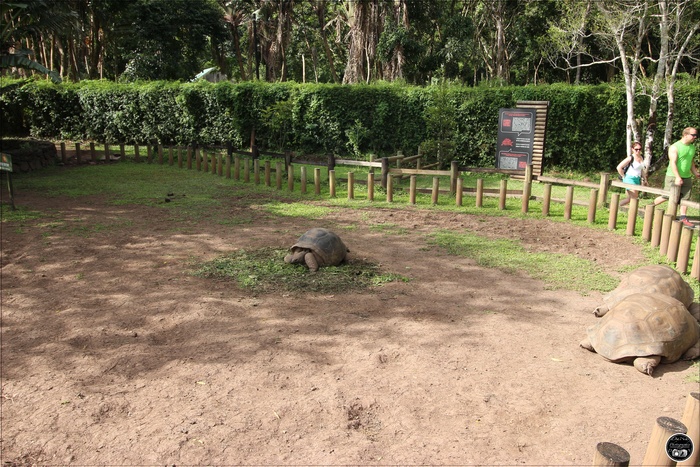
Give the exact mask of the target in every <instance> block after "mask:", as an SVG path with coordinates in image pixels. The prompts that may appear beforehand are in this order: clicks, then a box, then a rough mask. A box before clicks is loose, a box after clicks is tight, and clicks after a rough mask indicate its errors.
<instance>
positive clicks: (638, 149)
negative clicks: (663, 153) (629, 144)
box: [632, 148, 642, 151]
mask: <svg viewBox="0 0 700 467" xmlns="http://www.w3.org/2000/svg"><path fill="white" fill-rule="evenodd" d="M632 150H633V151H641V150H642V148H632Z"/></svg>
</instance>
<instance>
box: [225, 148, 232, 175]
mask: <svg viewBox="0 0 700 467" xmlns="http://www.w3.org/2000/svg"><path fill="white" fill-rule="evenodd" d="M226 178H229V179H230V178H231V156H230V155H229V154H226Z"/></svg>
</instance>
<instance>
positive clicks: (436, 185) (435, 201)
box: [432, 177, 440, 206]
mask: <svg viewBox="0 0 700 467" xmlns="http://www.w3.org/2000/svg"><path fill="white" fill-rule="evenodd" d="M439 193H440V177H433V193H432V202H433V206H434V205H436V204H438V194H439Z"/></svg>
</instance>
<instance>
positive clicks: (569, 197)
mask: <svg viewBox="0 0 700 467" xmlns="http://www.w3.org/2000/svg"><path fill="white" fill-rule="evenodd" d="M573 205H574V187H573V186H567V187H566V199H565V200H564V219H565V220H567V221H570V220H571V208H572V206H573Z"/></svg>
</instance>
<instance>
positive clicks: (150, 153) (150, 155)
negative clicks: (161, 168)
mask: <svg viewBox="0 0 700 467" xmlns="http://www.w3.org/2000/svg"><path fill="white" fill-rule="evenodd" d="M146 162H147V163H149V164H151V163H153V148H152V147H151V144H150V143H146Z"/></svg>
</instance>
